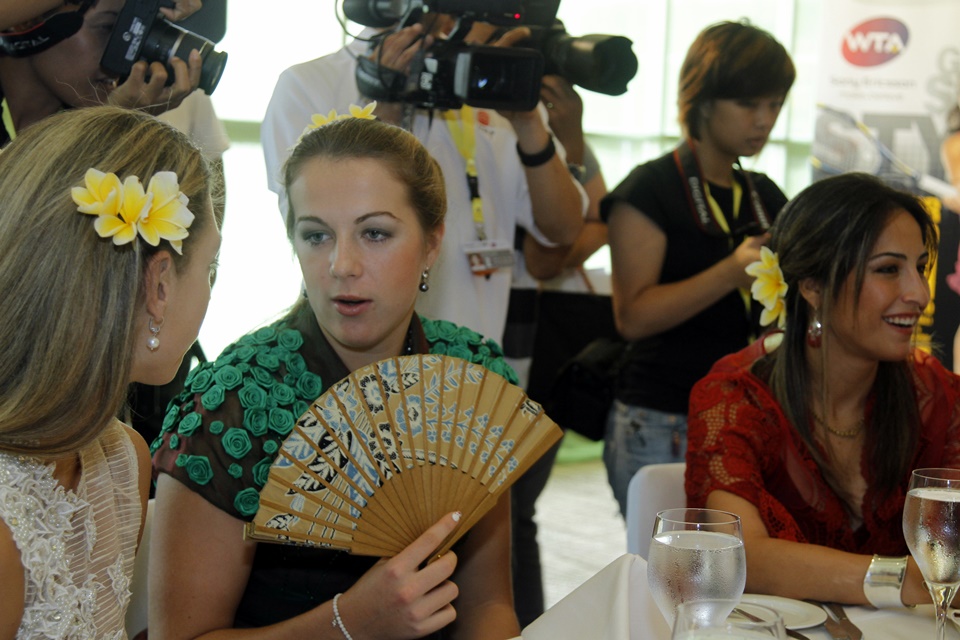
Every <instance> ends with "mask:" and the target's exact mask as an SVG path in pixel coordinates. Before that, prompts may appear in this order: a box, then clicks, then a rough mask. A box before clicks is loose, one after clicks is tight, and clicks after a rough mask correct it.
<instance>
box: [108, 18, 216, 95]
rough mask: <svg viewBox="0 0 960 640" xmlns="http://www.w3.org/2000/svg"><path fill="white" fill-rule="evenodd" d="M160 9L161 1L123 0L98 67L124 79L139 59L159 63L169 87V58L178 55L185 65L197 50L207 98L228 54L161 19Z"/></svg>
mask: <svg viewBox="0 0 960 640" xmlns="http://www.w3.org/2000/svg"><path fill="white" fill-rule="evenodd" d="M160 6H161V0H126V2H124V4H123V8H122V9H121V10H120V14H119V15H118V16H117V22H116V24H115V25H114V27H113V30H112V31H111V32H110V39H109V41H108V42H107V48H106V50H105V51H104V52H103V57H102V58H101V59H100V66H102V67H103V68H104V69H106V70H107V71H111V72H113V73H116V74H117V75H119V76H120V77H121V78H125V77H126V76H128V75H130V69H131V67H133V64H134V63H135V62H137V61H138V60H146V61H147V62H161V63H163V65H164V66H165V67H166V68H167V72H168V73H169V79H168V84H169V83H172V82H173V77H174V73H173V67H171V66H170V59H171V58H173V57H174V56H177V57H178V58H180V59H181V60H183V61H184V62H186V61H187V59H188V57H189V55H190V51H191V50H192V49H196V50H197V51H199V52H200V59H201V67H200V88H201V89H203V91H204V92H205V93H206V94H207V95H210V94H212V93H213V90H214V89H216V88H217V83H218V82H220V76H222V75H223V68H224V66H226V64H227V54H226V53H224V52H222V51H214V48H213V47H214V44H213V42H211V41H210V40H208V39H206V38H204V37H203V36H201V35H199V34H196V33H193V32H192V31H187V30H186V29H184V28H182V27H179V26H177V25H175V24H174V23H172V22H170V21H169V20H167V19H166V18H164V17H163V15H161V14H160Z"/></svg>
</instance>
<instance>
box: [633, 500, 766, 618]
mask: <svg viewBox="0 0 960 640" xmlns="http://www.w3.org/2000/svg"><path fill="white" fill-rule="evenodd" d="M648 555H649V558H648V559H647V582H648V583H649V585H650V593H651V594H653V599H654V601H655V602H656V603H657V607H658V608H659V609H660V613H662V614H663V617H664V618H666V620H667V622H670V623H672V622H673V620H674V618H675V617H676V612H677V605H679V604H680V603H683V602H695V601H699V600H708V599H723V600H727V601H729V603H730V606H729V607H726V606H723V607H721V608H719V609H711V608H709V607H700V608H698V609H696V611H698V612H699V615H700V617H701V618H702V619H703V620H704V621H707V620H713V621H721V620H723V619H725V618H726V617H727V616H728V615H730V612H731V611H732V610H733V607H734V605H735V603H736V602H737V601H739V600H740V596H742V595H743V587H744V585H745V584H746V581H747V561H746V556H745V554H744V551H743V533H742V531H741V526H740V517H739V516H737V515H735V514H732V513H728V512H726V511H717V510H716V509H667V510H666V511H661V512H660V513H658V514H657V519H656V521H655V522H654V525H653V540H652V541H651V542H650V553H649V554H648Z"/></svg>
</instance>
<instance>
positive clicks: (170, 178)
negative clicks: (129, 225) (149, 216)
mask: <svg viewBox="0 0 960 640" xmlns="http://www.w3.org/2000/svg"><path fill="white" fill-rule="evenodd" d="M147 191H148V192H150V193H152V194H153V210H156V209H158V208H160V207H163V206H165V205H166V204H167V203H168V202H171V201H173V200H176V199H178V198H179V197H180V195H181V193H180V184H179V183H178V182H177V174H175V173H174V172H173V171H158V172H157V173H155V174H154V175H153V177H152V178H150V183H149V184H148V185H147ZM151 213H152V211H151Z"/></svg>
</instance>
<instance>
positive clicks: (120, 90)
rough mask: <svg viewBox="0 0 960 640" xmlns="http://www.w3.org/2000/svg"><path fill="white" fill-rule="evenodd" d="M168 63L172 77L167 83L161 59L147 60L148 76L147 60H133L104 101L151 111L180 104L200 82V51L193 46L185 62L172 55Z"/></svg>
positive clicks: (151, 112)
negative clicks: (120, 81)
mask: <svg viewBox="0 0 960 640" xmlns="http://www.w3.org/2000/svg"><path fill="white" fill-rule="evenodd" d="M170 65H171V66H172V67H173V71H174V81H173V84H171V85H170V86H166V83H167V75H168V74H167V68H166V67H165V66H164V65H163V64H162V63H160V62H151V63H150V65H149V72H150V78H149V80H148V79H147V70H148V65H147V62H146V61H144V60H140V61H138V62H136V63H135V64H134V65H133V67H132V68H131V69H130V75H129V76H127V79H126V80H125V81H124V82H123V84H121V85H120V86H118V87H117V88H116V89H114V90H113V91H111V92H110V96H109V97H108V98H107V104H111V105H114V106H117V107H124V108H127V109H140V110H141V111H146V112H147V113H150V114H153V115H159V114H161V113H163V112H164V111H168V110H170V109H173V108H175V107H178V106H180V103H181V102H183V99H184V98H186V97H187V96H188V95H190V93H192V92H193V90H194V89H196V88H197V86H198V85H199V84H200V68H201V65H202V61H201V60H200V52H199V51H197V50H196V49H194V50H193V51H191V52H190V60H189V63H187V62H184V61H183V60H181V59H180V58H176V57H174V58H173V59H172V60H171V61H170Z"/></svg>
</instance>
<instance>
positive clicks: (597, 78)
mask: <svg viewBox="0 0 960 640" xmlns="http://www.w3.org/2000/svg"><path fill="white" fill-rule="evenodd" d="M559 6H560V0H344V1H343V13H344V15H345V16H346V17H347V18H348V19H350V20H352V21H353V22H356V23H359V24H362V25H365V26H370V27H390V26H397V28H402V27H405V26H408V25H412V24H414V23H416V22H417V21H419V20H420V19H421V18H423V17H424V16H429V15H430V14H448V15H452V16H454V17H455V18H457V25H456V27H455V28H454V30H453V32H452V33H451V34H450V35H449V37H448V38H447V39H445V40H436V41H435V42H434V44H433V45H432V46H431V47H429V48H428V49H424V50H423V51H420V52H419V53H418V54H417V56H415V57H414V60H413V62H412V63H411V65H410V71H409V73H401V72H397V71H393V70H391V69H387V68H385V67H383V66H381V65H379V64H377V61H376V60H375V59H370V58H360V59H359V60H358V65H357V72H356V80H357V87H358V88H359V90H360V92H361V93H362V94H363V95H366V96H369V97H371V98H373V99H376V100H383V101H387V102H402V103H407V104H413V105H415V106H417V107H423V108H437V109H459V108H460V107H461V106H462V105H463V104H469V105H471V106H474V107H481V108H489V109H507V110H515V111H529V110H530V109H533V108H534V107H535V106H536V104H537V102H538V101H539V99H540V79H541V78H542V77H543V75H544V73H555V74H558V75H561V76H563V77H564V78H566V79H567V80H568V81H570V82H571V83H574V84H577V85H579V86H581V87H583V88H585V89H589V90H591V91H597V92H600V93H607V94H610V95H620V94H622V93H624V92H625V91H626V88H627V87H626V85H627V82H629V81H630V80H631V79H632V78H633V76H634V75H636V72H637V58H636V56H635V55H634V54H633V51H632V50H631V48H630V46H631V44H632V43H631V41H630V40H629V39H627V38H624V37H622V36H610V35H590V36H584V37H582V38H577V37H573V36H570V35H569V34H567V33H566V31H565V30H564V28H563V27H562V26H559V25H558V24H557V20H556V15H557V9H558V8H559ZM474 22H487V23H490V24H493V25H497V26H499V27H501V28H503V29H507V28H511V27H516V26H521V25H523V26H528V27H530V30H531V32H532V37H531V38H530V39H529V40H528V41H526V42H524V43H522V44H521V45H520V46H516V47H490V46H482V45H473V44H467V43H466V42H464V38H465V37H466V35H467V33H468V32H469V31H470V28H471V26H472V25H473V23H474Z"/></svg>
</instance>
